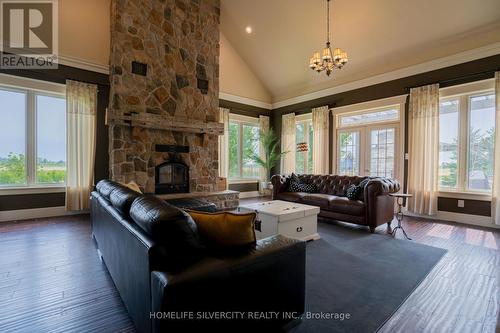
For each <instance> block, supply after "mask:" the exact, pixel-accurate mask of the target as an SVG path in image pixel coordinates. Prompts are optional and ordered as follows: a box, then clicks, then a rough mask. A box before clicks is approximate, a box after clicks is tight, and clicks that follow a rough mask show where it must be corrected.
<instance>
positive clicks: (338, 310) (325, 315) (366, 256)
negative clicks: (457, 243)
mask: <svg viewBox="0 0 500 333" xmlns="http://www.w3.org/2000/svg"><path fill="white" fill-rule="evenodd" d="M318 231H319V233H320V235H321V237H322V238H321V239H320V240H317V241H313V242H309V243H308V244H307V261H306V265H307V266H306V271H307V275H306V314H305V317H304V319H303V321H302V323H300V324H299V325H298V326H296V327H294V328H293V329H291V330H290V332H293V333H299V332H300V333H302V332H315V333H318V332H360V333H365V332H367V333H369V332H376V331H377V330H378V329H379V328H380V327H381V326H382V325H383V324H384V323H385V322H386V321H387V320H388V319H389V318H390V317H391V316H392V314H394V312H395V311H396V310H397V309H398V308H399V307H400V306H401V304H403V302H404V301H405V300H406V299H407V298H408V296H409V295H410V294H411V293H412V292H413V291H414V290H415V288H416V287H417V286H418V285H419V284H420V283H421V282H422V281H423V280H424V278H425V277H426V276H427V275H428V274H429V272H430V271H431V270H432V269H433V267H434V266H435V265H436V264H437V263H438V262H439V260H440V259H441V258H442V257H443V255H444V254H445V253H446V250H444V249H439V248H435V247H431V246H426V245H422V244H417V243H415V242H413V241H406V240H399V239H393V238H392V237H391V236H390V235H378V234H371V233H370V232H368V231H364V230H353V229H350V228H346V227H345V226H339V225H334V224H327V223H319V225H318ZM347 316H349V319H347ZM308 317H309V319H307V318H308ZM342 319H343V320H342Z"/></svg>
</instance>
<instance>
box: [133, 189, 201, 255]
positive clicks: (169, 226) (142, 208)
mask: <svg viewBox="0 0 500 333" xmlns="http://www.w3.org/2000/svg"><path fill="white" fill-rule="evenodd" d="M130 217H131V218H132V219H133V220H134V221H135V223H137V225H138V226H139V227H141V228H142V229H143V230H144V231H145V232H146V233H147V234H148V235H149V236H150V237H151V238H152V239H153V240H154V241H155V242H156V243H158V244H161V245H163V246H167V247H168V248H169V249H173V250H176V251H180V252H179V253H182V251H192V250H193V249H199V248H201V245H200V240H199V235H198V228H197V226H196V223H195V222H194V221H193V219H192V218H191V217H190V216H189V215H188V214H187V213H186V212H184V211H182V210H180V209H178V208H176V207H174V206H172V205H170V204H168V203H166V202H165V201H163V200H160V199H158V198H157V197H155V196H139V197H138V198H137V199H135V201H134V202H133V203H132V207H131V209H130Z"/></svg>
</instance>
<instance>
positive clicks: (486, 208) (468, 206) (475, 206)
mask: <svg viewBox="0 0 500 333" xmlns="http://www.w3.org/2000/svg"><path fill="white" fill-rule="evenodd" d="M458 200H460V199H456V198H443V197H440V198H438V210H441V211H445V212H451V213H460V214H470V215H480V216H488V217H489V216H491V202H490V201H483V200H464V207H458Z"/></svg>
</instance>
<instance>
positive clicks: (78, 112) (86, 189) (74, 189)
mask: <svg viewBox="0 0 500 333" xmlns="http://www.w3.org/2000/svg"><path fill="white" fill-rule="evenodd" d="M66 108H67V112H66V113H67V120H66V121H67V142H66V143H67V145H66V146H67V148H66V149H67V158H68V164H67V170H68V171H67V177H66V178H67V179H66V210H68V211H81V210H87V209H89V203H90V201H89V198H90V191H91V190H92V186H93V183H94V162H95V146H96V113H97V86H96V85H93V84H87V83H82V82H76V81H70V80H68V81H66Z"/></svg>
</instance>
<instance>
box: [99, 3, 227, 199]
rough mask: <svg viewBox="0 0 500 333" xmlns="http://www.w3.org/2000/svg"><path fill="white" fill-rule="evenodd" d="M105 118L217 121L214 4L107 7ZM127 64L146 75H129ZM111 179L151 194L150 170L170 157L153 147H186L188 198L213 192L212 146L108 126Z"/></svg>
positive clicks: (203, 139) (181, 136)
mask: <svg viewBox="0 0 500 333" xmlns="http://www.w3.org/2000/svg"><path fill="white" fill-rule="evenodd" d="M111 7H112V8H111V57H110V65H111V99H110V106H109V112H110V114H111V115H122V116H123V115H131V114H139V115H140V114H143V113H145V114H152V115H158V116H160V117H161V116H173V117H180V118H182V119H185V118H184V117H187V119H188V121H189V120H190V119H193V120H201V121H205V122H213V121H217V120H218V117H219V116H218V114H219V111H218V104H219V99H218V95H219V18H220V0H112V4H111ZM132 62H139V63H142V64H146V65H147V75H146V76H142V75H138V74H133V73H132ZM109 131H110V135H109V137H110V173H111V178H112V179H114V180H116V181H121V182H128V181H131V180H134V181H136V182H137V183H138V184H139V186H141V188H142V189H143V190H144V191H145V192H148V193H152V192H154V176H155V175H154V168H155V166H156V165H158V164H160V163H162V162H164V161H165V160H167V159H168V158H169V157H170V156H169V154H168V153H158V152H155V145H156V144H174V145H187V146H189V147H190V152H189V153H186V154H181V155H180V156H181V157H182V159H183V160H184V162H185V163H186V164H187V165H189V166H190V190H191V192H205V191H215V190H216V183H217V176H218V138H217V136H216V135H206V134H193V133H186V132H173V131H166V130H156V129H155V130H154V129H148V128H139V127H128V126H120V125H116V124H113V123H112V122H111V123H110V126H109Z"/></svg>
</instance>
